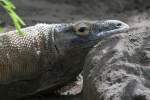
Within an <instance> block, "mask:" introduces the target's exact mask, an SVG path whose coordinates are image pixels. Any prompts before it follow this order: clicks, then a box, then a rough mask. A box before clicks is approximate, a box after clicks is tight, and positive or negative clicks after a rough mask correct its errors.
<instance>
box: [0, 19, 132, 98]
mask: <svg viewBox="0 0 150 100" xmlns="http://www.w3.org/2000/svg"><path fill="white" fill-rule="evenodd" d="M128 28H129V26H128V25H127V24H125V23H124V22H121V21H118V20H103V21H99V20H96V21H86V20H83V21H78V22H75V23H61V24H37V25H35V26H31V27H27V28H24V29H22V32H24V33H26V35H25V36H23V37H22V36H20V35H18V34H16V33H17V31H10V32H7V33H2V34H0V100H7V99H8V100H10V98H11V100H14V99H16V98H20V97H22V96H26V95H35V94H38V93H45V92H46V91H52V90H54V89H56V88H58V87H59V86H62V85H64V84H66V83H67V82H69V81H71V80H72V79H73V78H75V77H76V76H77V75H78V74H79V73H80V72H81V70H82V65H83V63H84V58H85V56H86V54H87V53H88V51H89V50H90V49H91V48H92V46H94V45H95V44H96V43H97V42H98V41H100V40H101V39H103V38H105V37H107V36H110V35H112V34H116V33H120V32H125V31H127V30H128Z"/></svg>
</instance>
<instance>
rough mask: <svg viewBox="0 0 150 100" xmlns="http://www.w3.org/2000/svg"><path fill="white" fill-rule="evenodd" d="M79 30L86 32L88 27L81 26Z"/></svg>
mask: <svg viewBox="0 0 150 100" xmlns="http://www.w3.org/2000/svg"><path fill="white" fill-rule="evenodd" d="M78 31H79V32H85V31H86V27H80V28H79V29H78Z"/></svg>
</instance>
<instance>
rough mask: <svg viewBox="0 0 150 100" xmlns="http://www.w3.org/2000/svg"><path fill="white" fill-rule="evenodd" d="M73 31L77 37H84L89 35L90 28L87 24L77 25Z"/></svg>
mask: <svg viewBox="0 0 150 100" xmlns="http://www.w3.org/2000/svg"><path fill="white" fill-rule="evenodd" d="M74 29H75V32H76V34H77V35H80V36H86V35H88V34H89V30H90V27H89V24H86V23H79V24H76V25H75V26H74Z"/></svg>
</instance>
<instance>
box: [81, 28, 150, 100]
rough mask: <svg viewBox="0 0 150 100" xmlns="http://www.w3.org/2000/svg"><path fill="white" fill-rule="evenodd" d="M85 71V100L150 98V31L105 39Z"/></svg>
mask: <svg viewBox="0 0 150 100" xmlns="http://www.w3.org/2000/svg"><path fill="white" fill-rule="evenodd" d="M83 71H84V74H83V79H84V82H83V83H84V85H83V98H84V100H150V31H149V32H143V33H128V34H125V33H123V34H120V35H115V36H112V37H109V38H107V39H106V40H103V41H101V42H100V43H98V44H97V45H96V46H95V48H93V49H92V50H91V51H90V53H89V54H88V56H87V59H86V62H85V65H84V69H83Z"/></svg>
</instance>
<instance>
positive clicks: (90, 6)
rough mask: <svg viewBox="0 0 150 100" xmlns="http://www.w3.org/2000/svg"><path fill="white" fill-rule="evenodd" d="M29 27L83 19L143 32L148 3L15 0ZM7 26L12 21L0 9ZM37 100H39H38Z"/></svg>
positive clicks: (77, 99) (148, 14) (149, 9)
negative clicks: (115, 21)
mask: <svg viewBox="0 0 150 100" xmlns="http://www.w3.org/2000/svg"><path fill="white" fill-rule="evenodd" d="M12 1H13V2H14V4H15V5H16V7H17V13H18V14H19V15H20V16H21V17H22V18H23V20H24V21H25V23H26V24H27V26H30V25H34V24H36V23H64V22H74V21H77V20H80V19H89V20H94V19H95V20H98V19H118V20H122V21H124V22H126V23H128V24H129V25H130V27H131V28H130V31H132V32H142V31H146V30H147V29H149V27H150V20H149V19H150V1H149V0H12ZM0 13H1V15H0V19H2V20H3V21H4V22H5V26H6V27H7V26H10V25H12V22H11V19H10V18H9V17H8V15H7V14H6V13H5V11H4V10H3V9H2V8H0ZM68 99H69V100H80V99H81V96H76V97H74V96H73V97H61V98H60V97H54V98H53V99H52V98H51V100H68ZM35 100H36V99H35ZM42 100H43V99H42Z"/></svg>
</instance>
